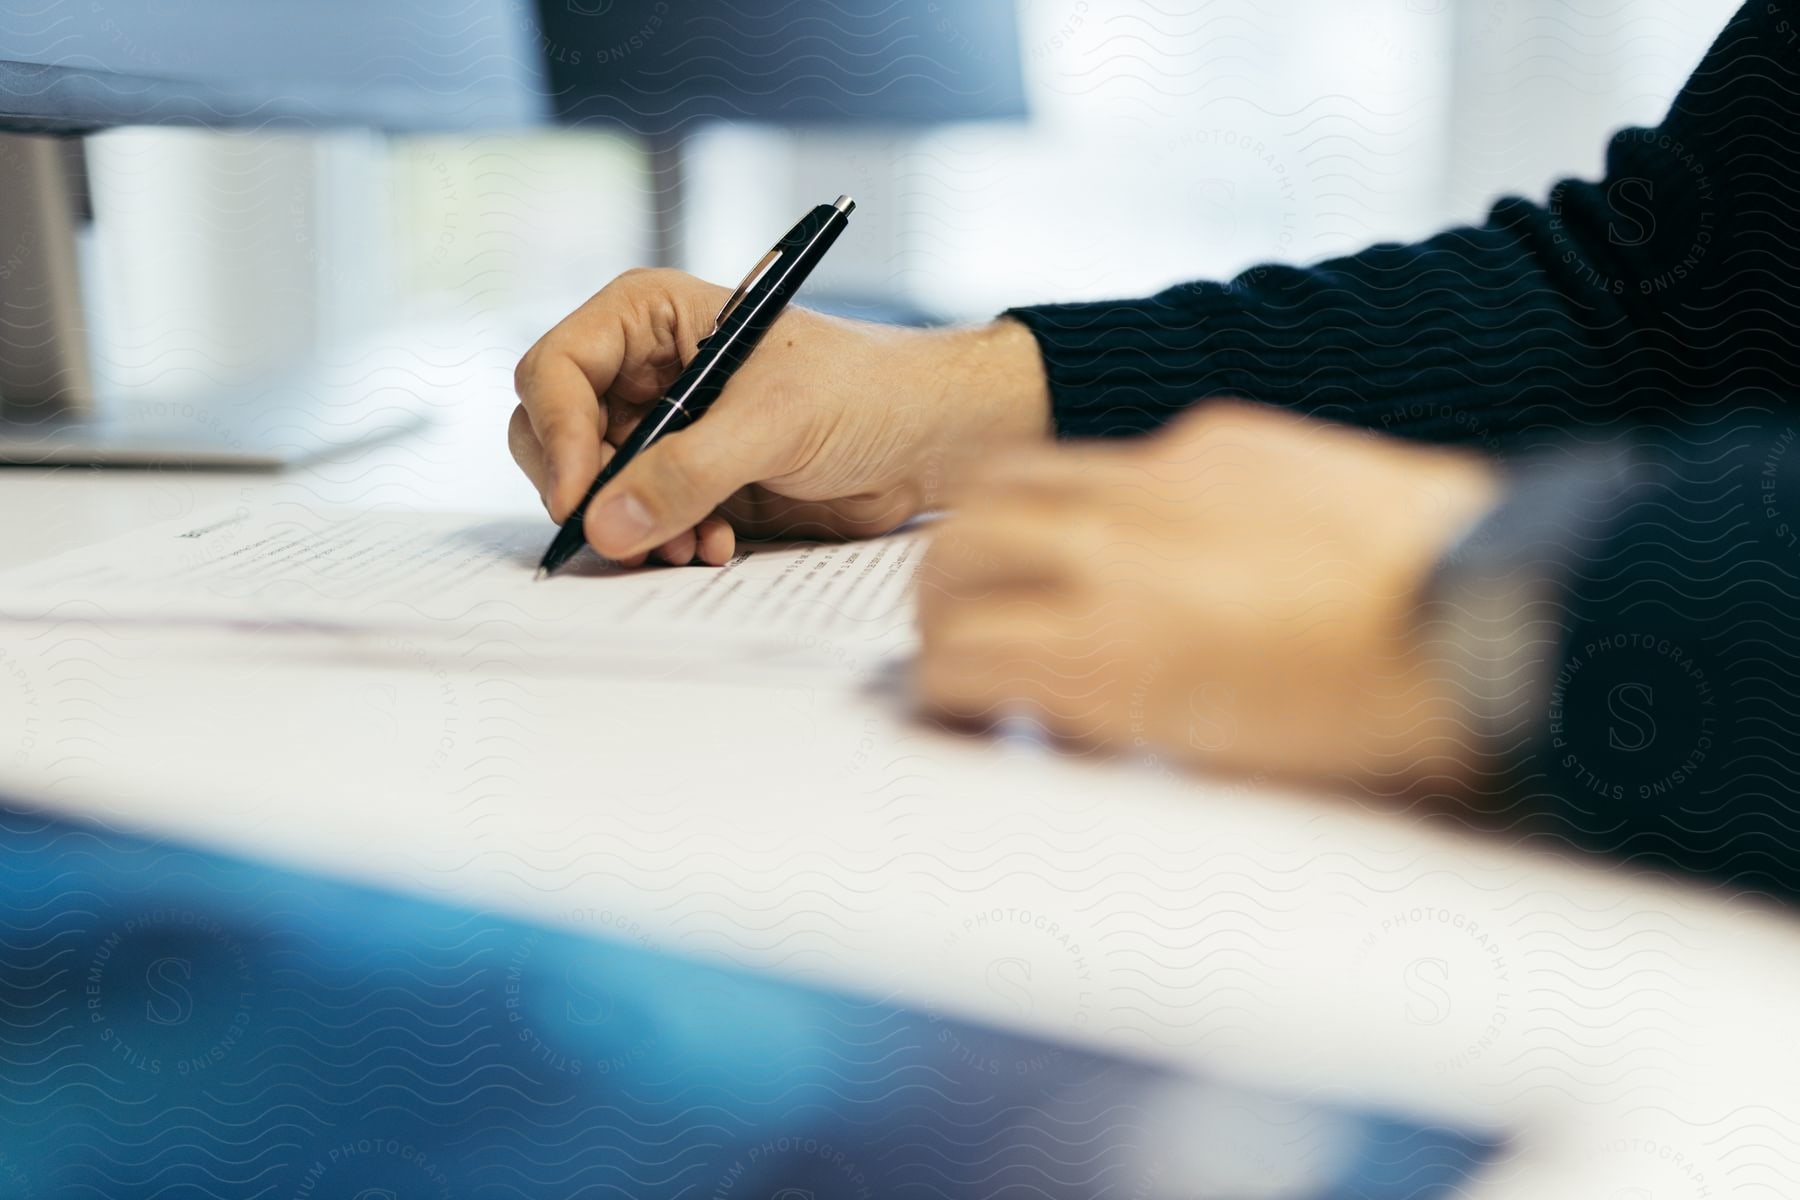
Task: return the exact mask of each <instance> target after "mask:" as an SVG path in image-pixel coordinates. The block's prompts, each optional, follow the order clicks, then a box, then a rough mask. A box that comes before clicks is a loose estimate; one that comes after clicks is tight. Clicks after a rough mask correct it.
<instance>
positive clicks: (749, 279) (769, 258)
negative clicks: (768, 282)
mask: <svg viewBox="0 0 1800 1200" xmlns="http://www.w3.org/2000/svg"><path fill="white" fill-rule="evenodd" d="M780 259H781V247H780V246H777V247H775V248H774V249H773V250H771V251H769V252H768V253H767V254H765V255H763V260H762V261H761V262H759V263H757V264H756V265H755V266H754V267H751V268H750V273H749V274H748V275H746V276H744V282H742V283H740V284H738V288H737V291H735V292H733V293H731V299H729V300H727V301H726V302H725V307H724V308H721V309H720V310H719V315H718V316H717V317H714V318H713V332H714V333H717V332H719V327H720V326H722V325H724V324H725V318H726V317H729V316H730V315H731V313H732V310H734V309H735V308H737V306H738V305H740V304H742V303H743V302H744V297H745V296H748V295H749V294H750V289H751V288H753V287H755V286H756V285H757V284H759V283H761V282H762V279H763V276H764V275H767V274H768V273H769V270H770V268H772V267H773V266H774V265H775V264H776V263H777V262H779V261H780Z"/></svg>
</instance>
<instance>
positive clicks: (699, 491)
mask: <svg viewBox="0 0 1800 1200" xmlns="http://www.w3.org/2000/svg"><path fill="white" fill-rule="evenodd" d="M740 411H742V406H735V405H729V404H724V403H721V404H719V405H716V406H715V407H714V408H713V409H712V411H711V412H709V413H708V414H707V415H706V416H705V417H704V418H703V419H701V420H698V421H695V422H694V424H692V425H690V426H688V427H687V428H686V429H683V430H682V431H681V432H679V433H672V434H669V435H668V436H666V437H663V438H661V439H659V440H658V441H657V442H656V443H655V444H654V445H652V446H651V447H650V448H649V449H648V450H645V451H644V452H643V453H642V454H640V455H638V456H637V458H635V459H633V460H632V461H631V463H630V464H629V465H627V466H626V467H625V469H624V470H622V471H620V472H619V475H618V478H616V479H614V480H613V481H612V482H611V483H609V484H607V485H606V487H605V488H603V489H601V492H600V494H599V495H598V496H597V497H595V499H594V503H593V504H592V505H591V506H589V508H588V513H587V519H586V521H585V522H584V523H583V531H584V532H585V533H586V534H587V540H588V544H589V545H591V546H593V548H594V549H595V550H597V551H599V552H600V553H601V554H604V555H605V556H606V557H608V558H630V557H632V556H633V555H636V554H642V553H645V552H647V551H649V550H653V549H655V548H656V547H657V546H660V545H662V544H663V543H664V542H666V541H668V540H669V539H670V538H672V537H674V536H675V535H677V534H680V533H685V532H687V531H688V530H690V529H692V528H694V526H696V525H698V524H699V523H700V521H701V520H702V518H704V517H706V516H707V514H709V513H711V512H712V511H713V509H715V508H717V507H718V506H719V505H720V504H722V503H723V502H724V501H725V500H726V498H727V497H729V496H730V495H731V494H732V493H734V492H736V491H737V490H738V489H739V488H742V487H745V486H747V485H748V484H752V483H756V482H758V481H759V480H763V479H768V478H771V477H773V476H776V475H780V474H783V473H784V472H785V470H786V467H785V465H784V464H783V459H784V458H785V457H786V456H785V454H784V453H783V450H784V448H783V447H781V446H778V445H775V444H773V443H772V442H771V440H770V439H769V437H768V435H767V433H766V431H765V432H763V433H762V434H760V435H758V434H757V433H756V432H755V431H753V430H751V429H745V428H741V426H742V425H743V419H742V418H740V417H738V416H737V415H736V414H737V413H738V412H740Z"/></svg>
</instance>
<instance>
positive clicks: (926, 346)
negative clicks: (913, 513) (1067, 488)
mask: <svg viewBox="0 0 1800 1200" xmlns="http://www.w3.org/2000/svg"><path fill="white" fill-rule="evenodd" d="M912 350H913V352H914V353H916V354H918V355H919V356H920V357H919V362H920V375H921V376H922V377H923V378H924V380H925V390H926V393H927V396H928V398H929V399H928V403H927V404H926V406H925V408H926V419H927V420H928V421H929V422H930V429H929V430H928V431H924V432H925V434H926V435H925V436H924V437H922V438H921V442H920V451H921V453H920V455H919V461H918V464H917V469H916V472H915V482H916V484H917V486H918V488H919V492H920V496H921V508H923V509H927V510H929V509H932V508H935V507H938V506H939V505H940V504H941V503H942V500H943V493H944V487H945V484H946V483H947V482H948V481H949V480H951V479H953V478H954V477H955V476H956V475H957V474H958V473H959V472H960V470H961V469H962V468H963V467H964V466H965V465H966V464H967V463H968V462H970V461H971V460H973V459H976V458H978V457H980V456H982V455H984V454H987V453H990V452H992V451H993V450H995V449H996V448H999V447H1003V446H1007V445H1019V444H1028V443H1033V442H1043V441H1047V440H1049V439H1050V438H1051V437H1052V436H1053V426H1052V422H1051V414H1050V382H1049V378H1048V377H1047V376H1046V374H1045V372H1044V360H1043V355H1042V354H1041V353H1040V352H1039V350H1038V344H1037V339H1036V338H1034V337H1033V336H1032V334H1031V331H1030V330H1029V329H1027V328H1025V326H1024V325H1022V324H1020V323H1019V322H1018V321H1015V320H1012V319H1011V318H1008V317H1002V318H999V319H998V320H995V321H992V322H989V323H988V324H986V325H977V326H967V327H961V328H956V329H944V330H932V331H930V332H928V333H923V334H920V335H919V337H918V341H917V342H916V343H915V344H914V346H913V347H912Z"/></svg>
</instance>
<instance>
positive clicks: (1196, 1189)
mask: <svg viewBox="0 0 1800 1200" xmlns="http://www.w3.org/2000/svg"><path fill="white" fill-rule="evenodd" d="M0 906H3V908H0V911H3V912H4V917H3V918H0V920H3V921H4V930H3V931H0V1196H4V1197H8V1198H10V1200H28V1198H31V1200H34V1198H36V1197H51V1196H54V1197H59V1198H60V1197H84V1196H90V1197H104V1198H106V1200H137V1198H144V1200H148V1198H150V1197H164V1198H166V1197H178V1196H179V1197H193V1196H216V1197H231V1198H233V1200H237V1198H243V1197H259V1198H260V1197H267V1198H271V1200H289V1198H299V1200H307V1198H314V1197H317V1198H325V1197H331V1198H344V1200H384V1198H387V1197H432V1198H444V1197H463V1196H472V1197H474V1196H491V1197H531V1198H534V1200H535V1198H539V1197H552V1196H554V1197H573V1196H594V1197H603V1196H604V1197H626V1196H629V1197H694V1198H696V1200H699V1198H705V1200H723V1198H726V1197H749V1198H754V1200H771V1198H779V1200H811V1198H815V1197H816V1198H824V1197H852V1198H859V1200H860V1198H866V1197H920V1198H922V1200H923V1198H927V1197H929V1198H933V1200H942V1198H945V1197H970V1198H980V1200H995V1198H1008V1197H1017V1198H1020V1200H1023V1198H1025V1197H1030V1198H1032V1200H1042V1198H1044V1197H1061V1196H1070V1197H1075V1196H1081V1197H1094V1196H1121V1197H1132V1198H1133V1200H1155V1198H1156V1197H1161V1196H1175V1195H1180V1196H1194V1195H1230V1194H1232V1191H1231V1190H1219V1189H1221V1188H1228V1185H1229V1182H1230V1181H1231V1180H1234V1179H1235V1180H1240V1181H1241V1180H1244V1179H1257V1180H1259V1181H1260V1182H1261V1184H1262V1185H1264V1186H1263V1187H1262V1188H1261V1189H1260V1190H1259V1191H1258V1192H1257V1194H1258V1195H1272V1194H1286V1195H1292V1196H1296V1197H1309V1198H1310V1197H1322V1196H1333V1197H1355V1198H1359V1200H1364V1198H1366V1200H1403V1198H1404V1200H1427V1198H1428V1197H1436V1196H1441V1195H1444V1194H1445V1193H1446V1192H1447V1191H1449V1190H1450V1189H1452V1188H1453V1187H1454V1185H1455V1184H1456V1183H1457V1182H1458V1181H1459V1180H1461V1179H1463V1178H1465V1177H1466V1175H1467V1173H1468V1172H1469V1171H1470V1170H1471V1169H1472V1168H1473V1167H1474V1166H1475V1165H1477V1164H1478V1163H1479V1161H1480V1160H1481V1159H1482V1158H1483V1157H1484V1156H1485V1155H1486V1154H1487V1153H1488V1151H1489V1147H1487V1146H1485V1145H1483V1144H1482V1143H1479V1142H1477V1141H1474V1140H1472V1139H1469V1138H1466V1137H1464V1136H1461V1135H1459V1134H1456V1133H1453V1132H1447V1131H1440V1130H1421V1129H1416V1128H1411V1127H1408V1126H1404V1125H1400V1124H1397V1123H1394V1122H1389V1121H1385V1120H1380V1119H1375V1118H1369V1117H1363V1116H1355V1115H1348V1114H1339V1113H1332V1112H1327V1111H1324V1110H1319V1109H1315V1108H1309V1107H1307V1106H1303V1105H1288V1104H1277V1103H1275V1102H1272V1101H1268V1100H1266V1099H1263V1098H1259V1097H1254V1096H1245V1095H1243V1094H1241V1093H1236V1092H1230V1091H1225V1090H1222V1089H1216V1088H1206V1087H1204V1086H1203V1085H1201V1084H1197V1083H1193V1082H1191V1081H1183V1080H1181V1079H1179V1078H1178V1077H1175V1076H1172V1075H1167V1074H1164V1073H1161V1072H1158V1071H1155V1070H1153V1069H1150V1068H1147V1067H1145V1066H1143V1065H1141V1064H1134V1063H1127V1062H1122V1061H1116V1060H1110V1059H1106V1058H1102V1057H1097V1056H1094V1055H1090V1054H1086V1053H1078V1052H1075V1051H1071V1050H1067V1049H1063V1048H1059V1047H1056V1046H1053V1045H1048V1044H1044V1043H1039V1042H1033V1041H1029V1040H1026V1039H1022V1038H1018V1037H1014V1036H1011V1035H1007V1034H1002V1033H998V1032H995V1031H992V1030H988V1029H983V1028H979V1027H976V1026H971V1025H966V1024H961V1023H953V1022H949V1021H946V1020H943V1019H941V1018H937V1017H933V1016H931V1015H928V1014H922V1013H917V1012H909V1011H906V1010H903V1009H898V1008H895V1007H893V1006H891V1005H886V1004H880V1003H874V1002H870V1001H866V1000H857V999H851V998H848V997H845V996H840V995H833V994H829V993H825V992H818V991H810V990H807V989H804V988H799V987H795V986H791V985H787V984H783V983H778V982H774V981H771V980H768V979H764V978H761V977H758V976H754V975H747V974H739V973H734V972H729V971H724V970H718V969H713V968H708V967H702V966H697V965H694V964H692V963H689V962H686V961H683V960H680V959H676V958H672V957H668V956H665V955H662V954H659V953H656V952H654V951H653V950H650V949H647V948H645V947H644V946H643V945H641V944H640V945H632V944H630V941H631V939H632V938H633V937H634V936H635V935H636V931H635V930H634V929H633V928H632V927H631V926H630V925H629V924H625V925H624V926H623V927H621V926H620V925H619V923H618V922H610V923H609V922H607V921H605V920H604V919H603V920H601V921H600V922H599V923H600V924H601V925H603V926H604V925H608V924H610V926H611V927H610V930H609V932H610V933H611V934H612V935H613V936H614V937H615V938H622V939H624V940H623V942H621V941H619V940H614V941H600V940H594V939H589V938H584V937H581V936H579V935H577V934H574V933H567V932H560V931H554V930H549V929H542V928H536V927H533V926H530V925H527V924H523V923H520V922H517V921H514V920H510V919H506V918H502V917H497V916H495V915H492V914H483V913H477V912H470V911H464V910H459V909H456V908H452V907H448V906H444V905H437V904H432V903H427V902H424V901H420V900H414V899H407V898H402V897H398V896H391V895H387V894H383V893H380V892H376V891H371V890H366V889H361V888H356V887H351V886H347V885H343V884H338V883H333V882H328V881H325V880H321V879H316V878H312V877H308V876H305V875H300V874H294V873H290V872H284V871H278V870H272V869H269V868H266V867H261V866H257V865H254V864H251V863H246V862H240V861H234V860H231V859H227V858H223V857H219V856H216V855H211V854H204V853H198V852H195V851H191V850H186V849H182V848H179V847H172V846H169V845H164V844H158V843H155V842H151V841H147V840H142V839H139V838H134V837H128V836H123V835H119V834H115V833H111V832H106V831H102V830H99V829H95V828H91V827H86V826H81V825H75V824H71V823H65V822H62V821H58V820H54V819H50V818H45V817H42V816H35V815H31V814H28V813H23V812H18V811H12V810H6V809H0ZM595 915H596V916H602V917H603V915H602V914H595ZM639 940H640V941H641V940H642V939H641V938H640V939H639ZM1195 1100H1198V1102H1199V1104H1200V1109H1199V1110H1196V1111H1204V1112H1205V1113H1208V1114H1211V1116H1210V1118H1208V1119H1206V1120H1199V1121H1194V1122H1189V1121H1186V1120H1184V1119H1183V1118H1182V1114H1181V1112H1179V1111H1171V1108H1172V1106H1173V1108H1174V1109H1180V1107H1181V1106H1182V1105H1183V1104H1187V1103H1189V1102H1192V1101H1195ZM1227 1130H1229V1132H1227ZM1175 1143H1179V1144H1175ZM1274 1177H1279V1178H1282V1179H1287V1180H1290V1181H1291V1183H1290V1186H1289V1187H1288V1189H1287V1191H1286V1192H1270V1191H1268V1189H1267V1186H1266V1185H1267V1184H1268V1183H1269V1181H1270V1179H1271V1178H1274ZM1197 1178H1199V1180H1200V1183H1197V1182H1196V1179H1197ZM1208 1180H1210V1181H1211V1182H1210V1183H1206V1181H1208ZM1202 1183H1203V1184H1205V1186H1207V1187H1210V1188H1212V1190H1200V1184H1202Z"/></svg>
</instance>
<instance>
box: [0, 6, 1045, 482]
mask: <svg viewBox="0 0 1800 1200" xmlns="http://www.w3.org/2000/svg"><path fill="white" fill-rule="evenodd" d="M1024 107H1025V106H1024V85H1023V81H1022V71H1021V67H1020V62H1019V48H1018V37H1017V27H1016V14H1015V12H1014V0H955V2H954V3H951V2H950V0H704V2H681V0H77V2H76V3H73V4H56V3H43V4H36V5H28V6H8V7H6V8H5V9H0V131H10V132H0V418H7V419H10V420H12V421H13V422H14V428H13V430H12V432H11V433H10V434H9V433H8V432H7V431H6V430H5V429H3V428H0V461H20V460H23V461H31V462H51V461H56V462H68V461H80V462H112V463H161V462H171V461H182V462H217V463H225V464H235V465H256V466H275V465H280V464H282V463H283V462H286V461H290V460H292V459H294V458H297V457H303V456H305V455H307V454H308V453H312V452H317V451H318V450H322V449H329V448H330V446H331V444H332V443H333V442H336V441H343V440H346V439H351V440H355V439H359V438H360V437H361V436H362V433H361V431H360V429H359V427H358V426H357V425H356V423H355V421H356V419H359V418H360V416H361V415H363V414H359V413H357V412H355V411H338V412H334V413H332V414H330V417H331V419H330V420H329V421H326V422H323V423H321V425H320V428H321V429H324V430H328V431H329V432H330V435H331V436H330V437H329V438H326V439H314V440H311V441H309V440H307V439H304V438H303V439H301V440H300V442H299V443H294V442H292V441H291V440H290V441H289V442H287V443H283V444H280V445H275V446H261V447H258V446H250V445H245V444H242V433H243V430H244V429H245V428H246V427H244V426H239V427H238V428H239V436H238V441H239V443H240V444H237V445H229V444H228V445H223V446H219V445H206V444H200V443H196V442H195V437H196V435H199V436H201V437H202V441H204V439H205V437H206V436H208V434H207V431H204V430H198V429H194V428H191V427H190V428H186V429H182V428H173V429H171V428H156V427H154V422H151V423H148V424H147V423H146V422H145V421H144V420H141V419H139V418H138V417H137V416H136V415H134V414H132V413H130V412H127V411H124V410H128V409H129V408H130V405H129V404H126V405H115V406H113V408H114V409H115V410H117V411H111V412H107V413H102V412H99V411H98V409H97V406H96V405H95V404H94V402H93V388H92V386H91V385H90V381H89V359H88V351H87V347H86V345H85V342H84V323H83V320H82V311H83V306H82V304H81V301H80V292H79V287H78V284H79V270H78V264H77V254H76V249H75V230H76V228H77V226H78V225H79V223H80V221H81V219H82V217H83V213H84V207H85V205H84V201H83V187H82V175H81V166H82V160H81V156H80V154H79V153H71V152H70V147H69V146H68V144H67V143H66V142H63V141H59V140H57V139H61V138H65V137H66V136H67V135H80V134H84V133H88V132H91V131H95V130H100V129H105V128H109V127H112V126H118V125H144V124H151V125H192V126H202V127H206V128H220V127H228V128H251V129H257V130H291V129H302V130H308V129H325V128H330V127H334V126H343V125H357V126H367V127H373V128H377V129H385V130H398V131H424V130H442V129H471V128H495V127H499V128H509V127H511V128H516V127H520V126H529V125H533V124H538V123H541V122H551V121H554V122H556V123H560V124H564V125H601V126H607V127H612V128H622V129H624V130H627V131H629V132H632V133H635V134H638V135H640V136H642V137H644V138H645V139H646V142H647V148H648V149H649V151H650V155H649V157H650V162H651V164H652V170H653V172H654V179H653V184H654V187H653V194H654V196H655V197H656V211H655V214H654V216H655V218H656V220H655V233H656V251H655V253H656V256H657V258H658V259H659V260H660V261H663V262H667V263H673V262H678V261H679V260H680V247H679V236H678V233H679V225H678V222H677V221H676V220H675V219H674V214H675V213H676V211H677V209H678V208H679V206H680V190H681V188H680V180H681V170H680V163H681V146H682V142H683V140H684V139H685V137H686V135H687V133H688V132H689V131H690V130H691V129H692V128H693V127H694V126H696V125H697V124H699V123H702V122H705V121H712V120H719V119H726V120H753V121H755V120H760V121H779V122H784V123H810V124H817V123H837V122H846V121H850V122H858V123H869V122H874V123H887V124H893V123H900V124H908V123H912V124H916V123H921V122H932V121H945V120H962V119H985V118H995V117H1013V116H1018V115H1021V114H1022V113H1023V112H1024ZM295 425H296V422H295V421H294V420H291V419H290V420H285V421H283V422H282V425H281V428H282V429H283V430H285V431H287V433H288V434H289V435H291V433H292V431H293V430H294V428H295Z"/></svg>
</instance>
